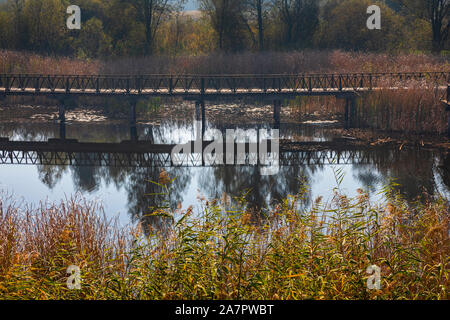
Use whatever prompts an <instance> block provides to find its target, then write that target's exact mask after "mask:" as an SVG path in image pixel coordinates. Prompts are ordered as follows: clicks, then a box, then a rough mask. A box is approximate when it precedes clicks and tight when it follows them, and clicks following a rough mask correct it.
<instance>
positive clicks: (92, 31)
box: [0, 0, 450, 58]
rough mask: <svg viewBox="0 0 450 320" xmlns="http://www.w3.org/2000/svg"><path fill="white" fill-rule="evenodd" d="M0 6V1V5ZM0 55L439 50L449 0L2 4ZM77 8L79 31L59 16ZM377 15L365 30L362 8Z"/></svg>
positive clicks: (20, 0)
mask: <svg viewBox="0 0 450 320" xmlns="http://www.w3.org/2000/svg"><path fill="white" fill-rule="evenodd" d="M0 2H1V1H0ZM3 2H4V3H3V4H1V5H0V47H1V48H3V49H12V50H27V51H33V52H38V53H45V54H62V55H70V56H75V57H78V58H97V57H105V56H138V55H154V54H165V55H166V54H167V55H173V54H189V55H198V54H206V53H210V52H217V51H220V52H239V51H264V50H271V51H278V50H302V49H344V50H358V51H375V52H377V51H383V52H385V51H425V52H429V51H432V52H434V53H439V52H442V51H444V50H449V48H450V46H449V37H448V33H449V29H450V22H449V6H450V0H386V1H374V0H198V4H199V7H200V10H199V12H195V13H189V14H188V13H186V12H184V11H183V4H184V2H185V0H77V1H76V3H74V1H69V0H6V1H3ZM71 4H76V5H78V6H79V7H80V8H81V12H82V24H81V30H68V29H67V27H66V19H67V17H68V14H67V13H66V9H67V7H68V6H69V5H71ZM373 4H376V5H378V6H379V7H380V8H381V21H382V28H381V30H369V29H368V28H367V27H366V21H367V19H368V17H369V15H368V14H367V7H368V6H370V5H373Z"/></svg>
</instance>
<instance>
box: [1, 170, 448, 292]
mask: <svg viewBox="0 0 450 320" xmlns="http://www.w3.org/2000/svg"><path fill="white" fill-rule="evenodd" d="M168 181H170V179H166V180H165V181H161V183H160V185H161V186H165V185H164V183H168ZM165 190H169V188H166V189H165ZM384 194H385V198H386V201H385V202H384V203H372V201H371V200H370V199H369V196H368V195H367V194H366V193H364V192H363V191H362V190H359V195H358V196H357V197H355V198H353V199H350V198H348V197H346V196H345V195H343V194H342V193H341V192H340V191H339V188H336V191H335V195H334V197H333V198H332V200H331V201H326V202H324V201H323V200H322V199H320V198H319V199H317V200H316V202H315V203H314V205H313V207H312V209H309V210H307V209H305V208H303V207H302V206H301V205H299V203H301V199H302V196H303V195H302V193H299V194H298V195H294V196H293V195H291V196H287V197H286V199H285V200H284V201H282V202H280V203H279V205H278V206H276V207H275V209H273V210H272V211H269V212H262V213H259V214H257V215H254V214H252V213H251V212H250V211H248V210H247V209H246V208H247V206H246V202H245V199H244V198H238V199H236V203H237V204H236V205H234V206H232V207H230V203H229V202H228V201H226V200H224V199H225V198H224V199H222V200H220V201H219V200H213V201H206V200H203V201H202V202H201V205H202V210H201V211H200V212H195V211H194V210H193V208H192V207H191V208H188V209H187V210H184V211H183V210H181V209H178V208H174V209H171V208H169V207H167V206H165V207H161V208H155V209H154V211H152V212H149V215H152V216H158V217H159V218H161V219H163V221H165V222H164V225H165V227H164V228H160V229H155V228H154V227H152V226H151V225H149V226H147V225H140V226H138V227H137V228H134V229H127V230H124V229H118V228H117V227H116V228H110V226H111V225H110V224H109V223H108V222H107V221H106V220H105V218H104V217H102V216H101V215H100V216H99V215H98V213H99V212H97V211H96V210H94V209H95V208H97V209H100V208H98V207H96V206H95V205H93V204H89V203H86V202H83V201H82V199H80V198H78V199H73V200H67V201H64V202H62V203H61V204H60V205H50V206H42V207H41V208H40V209H38V210H30V209H21V206H18V205H16V204H14V203H13V202H11V199H8V198H5V195H4V194H3V195H2V197H1V201H0V252H1V255H0V257H1V260H0V297H1V298H3V299H10V298H14V299H448V298H449V295H448V288H449V273H448V271H449V263H450V261H449V249H450V241H449V222H450V221H449V203H448V201H447V200H445V199H442V198H431V197H428V198H427V199H426V200H425V202H415V203H407V202H406V201H405V200H403V199H402V198H401V197H400V196H399V195H398V194H397V193H395V192H394V191H393V189H392V188H390V187H386V189H385V190H384ZM142 221H145V220H142ZM143 230H147V232H146V233H144V232H143ZM72 264H75V265H78V266H80V268H81V271H82V278H81V281H82V289H81V290H69V289H68V288H67V287H66V279H67V275H65V270H66V268H67V266H68V265H72ZM371 265H377V266H379V267H380V268H381V288H380V289H379V290H369V289H368V288H367V285H366V282H367V279H368V277H369V275H368V274H367V273H366V269H367V267H368V266H371Z"/></svg>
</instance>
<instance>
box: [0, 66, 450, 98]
mask: <svg viewBox="0 0 450 320" xmlns="http://www.w3.org/2000/svg"><path fill="white" fill-rule="evenodd" d="M410 80H415V81H426V82H428V83H432V84H433V85H441V86H443V85H445V86H446V85H447V83H449V82H450V72H409V73H348V74H296V75H111V76H104V75H35V74H0V94H3V95H45V96H58V95H68V94H70V95H85V96H86V95H87V96H136V95H137V96H181V97H183V98H187V99H189V98H193V99H200V98H201V99H214V98H217V97H220V96H264V97H266V96H272V97H273V96H275V97H289V96H297V95H345V93H349V92H350V93H353V92H359V91H367V90H374V89H380V88H402V87H407V86H408V81H410Z"/></svg>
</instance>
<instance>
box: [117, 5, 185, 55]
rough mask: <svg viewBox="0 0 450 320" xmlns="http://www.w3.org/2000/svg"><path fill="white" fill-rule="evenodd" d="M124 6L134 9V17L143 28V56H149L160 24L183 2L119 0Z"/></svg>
mask: <svg viewBox="0 0 450 320" xmlns="http://www.w3.org/2000/svg"><path fill="white" fill-rule="evenodd" d="M120 1H121V2H122V3H123V5H124V6H126V5H130V6H132V7H133V8H134V9H135V13H136V17H137V19H138V21H139V22H141V23H143V24H144V28H145V54H151V53H152V52H153V49H154V47H155V43H154V41H155V38H156V33H157V32H158V30H159V27H160V26H161V23H162V22H163V21H164V20H165V19H168V18H169V17H170V13H171V12H173V11H174V10H176V9H177V7H179V5H180V4H181V3H182V2H183V0H120Z"/></svg>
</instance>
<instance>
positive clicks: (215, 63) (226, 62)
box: [0, 50, 450, 74]
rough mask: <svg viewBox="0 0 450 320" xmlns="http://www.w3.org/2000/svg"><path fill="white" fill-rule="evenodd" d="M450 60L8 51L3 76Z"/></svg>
mask: <svg viewBox="0 0 450 320" xmlns="http://www.w3.org/2000/svg"><path fill="white" fill-rule="evenodd" d="M449 68H450V64H449V60H448V57H439V56H433V55H427V54H396V55H393V54H392V55H391V54H381V53H352V52H344V51H339V50H335V51H312V50H306V51H290V52H263V53H252V52H245V53H236V54H228V53H227V54H224V53H211V54H208V55H200V56H183V55H180V56H151V57H119V58H107V59H104V60H77V59H71V58H67V57H50V56H40V55H37V54H32V53H23V52H15V51H8V50H2V51H0V73H40V74H96V73H100V74H296V73H320V72H326V73H352V72H357V73H358V72H413V71H445V70H447V71H448V70H449Z"/></svg>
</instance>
